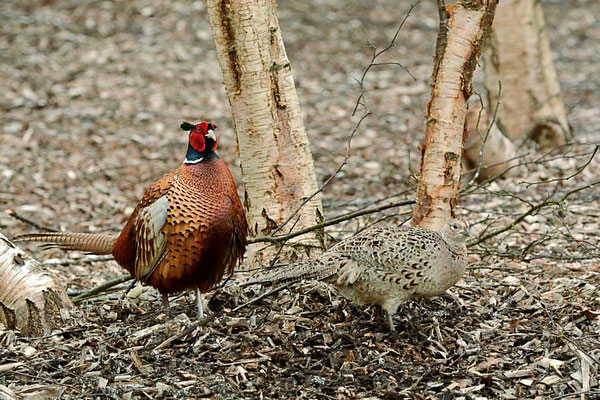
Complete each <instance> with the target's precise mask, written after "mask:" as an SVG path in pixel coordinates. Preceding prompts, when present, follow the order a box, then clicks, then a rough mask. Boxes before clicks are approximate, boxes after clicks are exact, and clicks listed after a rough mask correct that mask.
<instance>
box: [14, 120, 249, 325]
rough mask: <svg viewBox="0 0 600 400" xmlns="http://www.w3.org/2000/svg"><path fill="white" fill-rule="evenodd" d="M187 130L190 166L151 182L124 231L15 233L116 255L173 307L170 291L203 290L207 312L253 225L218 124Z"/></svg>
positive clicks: (31, 239)
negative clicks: (208, 298)
mask: <svg viewBox="0 0 600 400" xmlns="http://www.w3.org/2000/svg"><path fill="white" fill-rule="evenodd" d="M181 129H183V130H185V131H189V141H188V149H187V154H186V156H185V159H184V161H183V165H181V166H180V167H179V168H177V169H175V170H174V171H172V172H171V173H169V174H168V175H166V176H165V177H163V178H162V179H160V180H159V181H158V182H156V183H155V184H153V185H152V186H150V187H149V188H148V189H146V191H145V192H144V195H143V196H142V199H141V201H140V202H139V204H138V205H137V206H136V207H135V209H134V210H133V213H132V214H131V216H130V217H129V219H128V220H127V223H126V224H125V227H124V228H123V230H122V231H121V233H120V234H119V235H116V234H115V235H109V234H94V233H77V232H51V233H32V234H26V235H21V236H18V237H16V238H15V240H18V241H26V242H45V243H50V244H51V245H55V246H57V247H60V248H62V249H65V250H81V251H87V252H90V253H94V254H112V255H113V256H114V258H115V260H116V261H117V263H119V264H120V265H121V266H122V267H123V268H125V269H126V270H127V271H129V273H130V274H131V276H132V277H133V278H135V279H137V280H139V281H141V282H142V283H144V284H147V285H150V286H153V287H155V288H156V289H157V290H158V291H159V292H160V294H161V295H162V299H163V305H164V306H166V307H168V295H169V294H172V293H175V292H179V291H182V290H186V289H195V290H196V296H197V297H196V299H197V303H198V316H199V318H203V316H204V311H203V298H202V293H204V292H207V291H209V290H210V289H211V288H213V287H214V286H215V285H216V284H217V283H218V282H219V281H220V280H221V278H222V277H223V274H224V273H227V274H229V275H231V274H232V273H233V269H234V266H235V264H236V263H237V262H238V261H240V262H241V260H242V257H243V255H244V252H245V250H246V236H247V233H248V225H247V222H246V216H245V213H244V208H243V207H242V203H241V202H240V198H239V196H238V194H237V190H236V185H235V182H234V180H233V177H232V175H231V172H230V171H229V168H227V166H226V165H225V163H223V161H221V160H220V159H219V156H218V155H217V153H216V150H217V138H216V136H215V129H216V125H215V124H212V123H208V122H205V121H203V122H200V123H199V124H196V125H193V124H190V123H188V122H184V123H182V124H181Z"/></svg>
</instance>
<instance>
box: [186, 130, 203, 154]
mask: <svg viewBox="0 0 600 400" xmlns="http://www.w3.org/2000/svg"><path fill="white" fill-rule="evenodd" d="M190 145H191V146H192V147H193V148H194V150H196V151H197V152H198V153H202V152H203V151H204V150H205V148H206V142H205V140H204V134H203V133H198V132H196V129H194V130H193V131H192V132H191V133H190Z"/></svg>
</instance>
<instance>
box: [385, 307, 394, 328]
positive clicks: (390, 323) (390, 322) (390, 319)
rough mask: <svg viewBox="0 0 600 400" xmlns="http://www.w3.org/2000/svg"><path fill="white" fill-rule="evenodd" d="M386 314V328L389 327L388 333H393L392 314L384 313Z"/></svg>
mask: <svg viewBox="0 0 600 400" xmlns="http://www.w3.org/2000/svg"><path fill="white" fill-rule="evenodd" d="M386 314H387V318H388V326H389V327H390V332H394V331H395V330H396V328H395V327H394V319H393V318H392V313H391V312H389V311H386Z"/></svg>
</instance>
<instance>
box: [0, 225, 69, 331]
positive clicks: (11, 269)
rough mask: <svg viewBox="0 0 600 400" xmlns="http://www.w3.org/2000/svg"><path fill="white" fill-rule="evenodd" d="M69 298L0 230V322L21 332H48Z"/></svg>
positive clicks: (67, 303) (57, 321) (55, 324)
mask: <svg viewBox="0 0 600 400" xmlns="http://www.w3.org/2000/svg"><path fill="white" fill-rule="evenodd" d="M71 307H73V305H72V304H71V300H69V297H67V295H66V293H65V291H64V289H63V288H62V287H61V285H60V284H59V283H58V282H57V281H56V279H55V278H54V277H53V276H52V275H51V274H50V273H48V272H47V271H45V270H44V269H43V268H42V267H41V266H40V264H39V263H38V262H37V261H36V260H34V259H33V258H31V257H30V256H28V255H27V254H25V253H24V252H23V251H22V250H21V249H19V248H18V247H16V246H15V245H14V244H13V243H12V242H10V241H9V240H8V239H7V238H6V237H5V236H4V235H2V234H0V322H2V323H3V324H4V325H5V326H6V327H7V328H8V329H18V330H19V331H21V333H22V334H23V335H27V336H36V335H42V334H44V333H49V332H50V331H51V330H52V329H54V328H56V327H57V326H58V325H59V324H60V321H61V317H60V310H61V309H63V308H71Z"/></svg>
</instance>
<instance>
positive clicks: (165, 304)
mask: <svg viewBox="0 0 600 400" xmlns="http://www.w3.org/2000/svg"><path fill="white" fill-rule="evenodd" d="M160 297H161V303H162V307H163V309H164V310H165V311H166V312H167V314H168V313H170V312H171V307H169V296H167V295H166V294H161V295H160Z"/></svg>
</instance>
